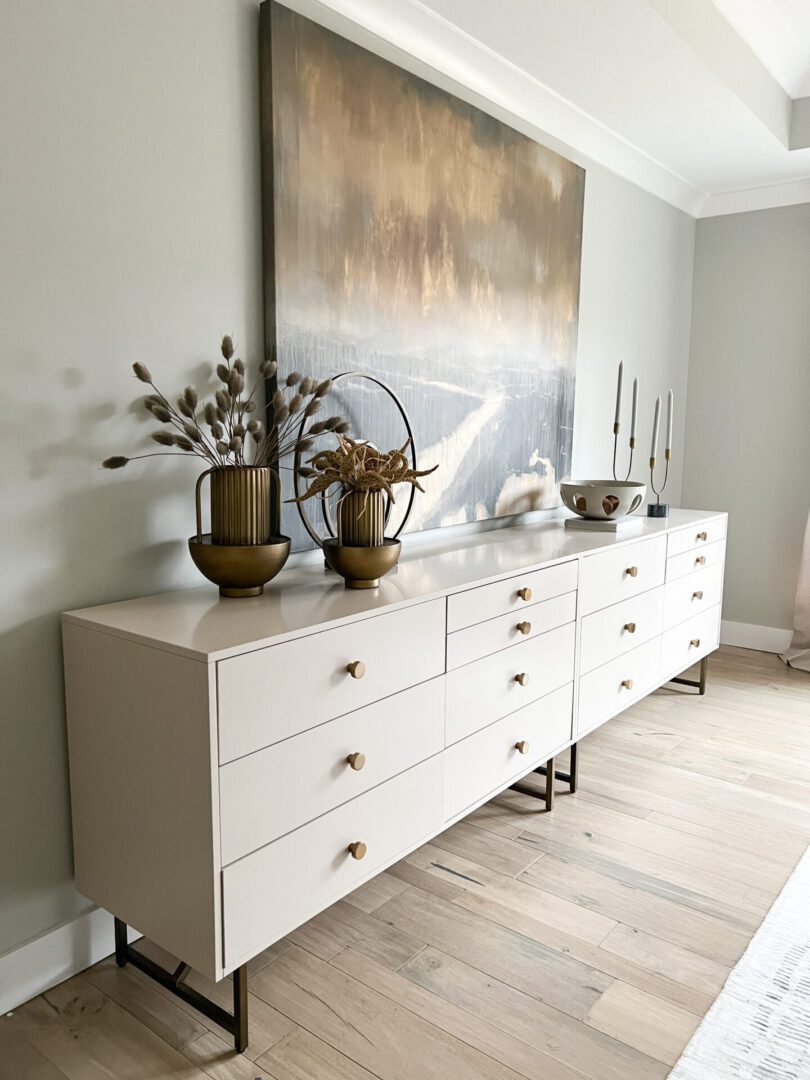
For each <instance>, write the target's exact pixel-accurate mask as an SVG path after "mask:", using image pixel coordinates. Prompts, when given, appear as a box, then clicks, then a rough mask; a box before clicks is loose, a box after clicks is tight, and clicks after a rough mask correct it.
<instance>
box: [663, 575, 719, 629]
mask: <svg viewBox="0 0 810 1080" xmlns="http://www.w3.org/2000/svg"><path fill="white" fill-rule="evenodd" d="M722 598H723V564H722V563H714V564H713V565H712V566H705V567H701V568H700V569H699V570H697V571H696V572H695V573H694V574H687V575H686V577H682V578H676V579H675V580H674V581H668V582H667V583H666V585H665V586H664V629H665V630H669V629H670V628H671V627H673V626H677V625H678V623H682V622H684V620H685V619H689V618H691V617H692V616H693V615H700V614H701V612H703V611H708V610H709V608H713V607H715V606H716V605H717V604H719V603H720V601H721V600H722Z"/></svg>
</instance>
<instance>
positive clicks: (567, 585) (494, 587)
mask: <svg viewBox="0 0 810 1080" xmlns="http://www.w3.org/2000/svg"><path fill="white" fill-rule="evenodd" d="M576 587H577V564H576V562H567V563H560V565H559V566H549V567H547V568H546V569H545V570H532V571H530V572H528V573H525V574H518V575H516V576H515V577H511V578H505V579H504V580H503V581H495V582H493V583H492V584H491V585H481V586H479V588H477V589H468V590H467V591H466V592H461V593H454V594H453V595H452V596H448V598H447V632H448V633H453V632H454V631H455V630H462V629H463V628H464V627H465V626H472V625H474V624H475V623H479V622H484V621H485V620H486V619H494V618H495V616H496V615H506V614H507V613H510V612H515V614H518V613H520V612H521V611H522V610H523V609H524V608H526V607H528V605H529V604H530V603H532V604H536V603H537V602H538V601H540V600H549V599H551V597H552V596H561V595H562V594H563V593H567V592H573V590H574V589H576Z"/></svg>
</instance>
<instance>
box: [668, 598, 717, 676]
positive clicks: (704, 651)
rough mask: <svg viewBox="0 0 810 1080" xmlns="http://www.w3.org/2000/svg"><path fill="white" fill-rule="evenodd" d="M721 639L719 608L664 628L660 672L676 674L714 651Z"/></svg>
mask: <svg viewBox="0 0 810 1080" xmlns="http://www.w3.org/2000/svg"><path fill="white" fill-rule="evenodd" d="M719 640H720V608H719V607H714V608H711V609H710V610H709V611H704V612H703V614H702V615H696V616H695V617H694V618H692V619H689V620H688V621H687V622H683V623H681V624H680V626H676V627H674V628H673V629H672V630H667V632H666V633H665V634H664V640H663V644H662V646H661V675H662V676H663V677H664V678H666V677H667V676H669V675H679V674H680V673H681V672H682V671H685V670H686V668H688V667H690V666H691V665H692V664H694V663H695V661H696V660H702V659H703V657H704V656H707V655H708V654H709V653H710V652H714V650H715V649H716V648H717V646H718V644H719Z"/></svg>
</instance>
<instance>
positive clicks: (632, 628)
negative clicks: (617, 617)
mask: <svg viewBox="0 0 810 1080" xmlns="http://www.w3.org/2000/svg"><path fill="white" fill-rule="evenodd" d="M624 629H625V630H626V631H627V633H628V634H635V632H636V624H635V623H634V622H626V623H625V624H624Z"/></svg>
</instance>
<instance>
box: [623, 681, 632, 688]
mask: <svg viewBox="0 0 810 1080" xmlns="http://www.w3.org/2000/svg"><path fill="white" fill-rule="evenodd" d="M622 686H623V687H624V688H625V690H632V689H633V680H632V679H622Z"/></svg>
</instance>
